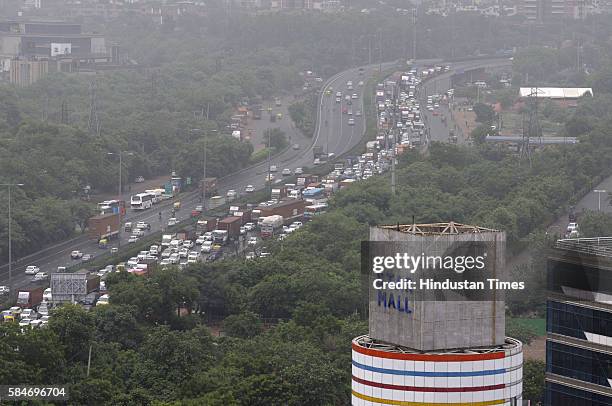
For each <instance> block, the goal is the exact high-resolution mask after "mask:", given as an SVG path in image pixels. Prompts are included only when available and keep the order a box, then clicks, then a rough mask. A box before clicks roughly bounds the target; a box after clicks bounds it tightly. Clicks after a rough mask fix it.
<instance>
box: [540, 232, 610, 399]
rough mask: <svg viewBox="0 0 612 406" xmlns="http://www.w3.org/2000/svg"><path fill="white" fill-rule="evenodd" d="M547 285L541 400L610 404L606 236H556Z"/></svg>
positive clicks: (608, 287)
mask: <svg viewBox="0 0 612 406" xmlns="http://www.w3.org/2000/svg"><path fill="white" fill-rule="evenodd" d="M547 289H548V300H547V311H546V314H547V319H546V331H547V342H546V397H545V405H546V406H558V405H563V406H603V405H606V406H610V405H612V238H579V239H567V240H559V241H558V242H557V244H556V245H555V247H554V249H553V250H551V253H550V255H549V257H548V261H547Z"/></svg>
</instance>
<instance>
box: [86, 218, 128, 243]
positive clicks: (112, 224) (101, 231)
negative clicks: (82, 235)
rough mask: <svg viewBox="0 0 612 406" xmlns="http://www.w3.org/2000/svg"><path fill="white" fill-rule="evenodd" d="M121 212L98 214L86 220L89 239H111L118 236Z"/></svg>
mask: <svg viewBox="0 0 612 406" xmlns="http://www.w3.org/2000/svg"><path fill="white" fill-rule="evenodd" d="M120 224H121V214H119V213H112V214H99V215H97V216H93V217H91V218H90V219H89V220H88V221H87V227H88V235H89V237H90V238H91V239H95V240H96V241H100V240H102V239H107V240H110V239H113V238H116V237H118V236H119V225H120Z"/></svg>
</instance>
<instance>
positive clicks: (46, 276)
mask: <svg viewBox="0 0 612 406" xmlns="http://www.w3.org/2000/svg"><path fill="white" fill-rule="evenodd" d="M47 279H49V274H48V273H46V272H38V273H37V274H36V275H34V278H32V282H38V281H44V280H47Z"/></svg>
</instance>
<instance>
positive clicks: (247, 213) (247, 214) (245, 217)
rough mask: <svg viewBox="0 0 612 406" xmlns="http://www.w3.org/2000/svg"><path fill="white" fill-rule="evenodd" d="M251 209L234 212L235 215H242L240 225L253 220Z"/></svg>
mask: <svg viewBox="0 0 612 406" xmlns="http://www.w3.org/2000/svg"><path fill="white" fill-rule="evenodd" d="M251 212H252V211H251V210H246V209H245V210H241V211H235V212H233V213H231V214H232V216H234V217H240V225H241V226H243V225H245V224H246V223H248V222H249V221H251Z"/></svg>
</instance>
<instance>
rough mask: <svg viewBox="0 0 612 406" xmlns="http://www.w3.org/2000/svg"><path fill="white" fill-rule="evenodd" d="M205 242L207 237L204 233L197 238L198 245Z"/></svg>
mask: <svg viewBox="0 0 612 406" xmlns="http://www.w3.org/2000/svg"><path fill="white" fill-rule="evenodd" d="M204 242H206V237H204V236H203V235H201V236H199V237H198V238H196V240H195V243H196V245H202V244H204Z"/></svg>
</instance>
